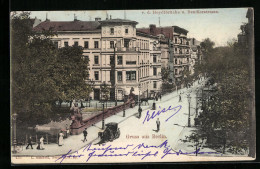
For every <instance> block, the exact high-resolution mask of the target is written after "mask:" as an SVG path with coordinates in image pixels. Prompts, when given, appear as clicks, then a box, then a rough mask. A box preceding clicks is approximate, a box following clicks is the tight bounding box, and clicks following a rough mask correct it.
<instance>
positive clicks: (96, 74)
mask: <svg viewBox="0 0 260 169" xmlns="http://www.w3.org/2000/svg"><path fill="white" fill-rule="evenodd" d="M94 73H95V80H98V78H99V72H98V71H95V72H94Z"/></svg>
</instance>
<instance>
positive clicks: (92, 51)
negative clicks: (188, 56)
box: [34, 18, 162, 100]
mask: <svg viewBox="0 0 260 169" xmlns="http://www.w3.org/2000/svg"><path fill="white" fill-rule="evenodd" d="M137 24H138V23H137V22H136V21H131V20H125V19H111V18H110V19H108V18H107V19H106V20H101V18H95V21H79V20H77V19H74V21H67V22H60V21H50V20H47V19H46V21H44V22H42V23H40V24H39V25H37V26H36V27H35V28H34V30H35V31H38V32H39V31H41V30H42V29H45V30H48V29H50V28H52V29H53V31H56V32H57V37H53V38H52V40H53V42H54V44H55V45H56V46H57V47H58V48H60V47H66V46H72V45H77V46H82V47H83V48H84V51H83V52H84V56H85V58H87V59H88V60H89V66H88V69H89V70H88V71H89V79H87V80H86V83H91V82H92V83H93V84H94V92H93V93H91V97H92V98H94V99H96V100H100V99H102V94H101V91H100V88H101V87H100V86H101V85H102V84H104V83H105V84H107V85H108V86H109V88H110V99H111V100H114V99H117V100H122V99H123V96H124V95H128V94H129V93H130V90H131V88H133V89H134V91H133V93H135V94H136V95H138V94H139V92H140V94H141V95H143V97H150V96H152V95H153V94H154V93H157V92H160V90H161V83H162V82H161V50H160V48H159V47H160V46H159V38H158V37H156V36H154V35H151V34H146V33H143V32H138V31H136V25H137Z"/></svg>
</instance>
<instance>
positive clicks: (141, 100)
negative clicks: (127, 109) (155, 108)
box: [140, 98, 149, 105]
mask: <svg viewBox="0 0 260 169" xmlns="http://www.w3.org/2000/svg"><path fill="white" fill-rule="evenodd" d="M140 102H141V104H142V103H143V102H145V105H146V103H148V98H141V99H140ZM148 105H149V103H148Z"/></svg>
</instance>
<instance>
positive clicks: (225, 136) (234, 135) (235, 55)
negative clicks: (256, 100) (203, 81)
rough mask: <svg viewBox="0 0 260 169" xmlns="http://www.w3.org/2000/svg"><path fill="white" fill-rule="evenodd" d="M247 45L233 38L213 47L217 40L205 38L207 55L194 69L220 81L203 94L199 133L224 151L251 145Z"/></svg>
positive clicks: (240, 151)
mask: <svg viewBox="0 0 260 169" xmlns="http://www.w3.org/2000/svg"><path fill="white" fill-rule="evenodd" d="M244 48H245V47H244V46H240V45H239V44H238V43H237V42H236V41H234V40H233V41H230V42H228V44H227V46H225V47H216V48H214V42H212V41H211V40H210V39H205V40H204V41H203V42H202V43H201V49H202V52H203V57H204V58H203V61H202V64H200V65H197V66H196V69H195V71H196V73H197V74H199V73H207V74H208V76H209V77H210V78H213V80H214V81H215V82H216V84H217V91H216V92H214V93H211V94H210V93H209V94H210V97H208V98H207V99H205V98H204V101H205V103H204V104H203V105H204V107H202V108H203V113H201V114H200V116H199V121H200V127H199V128H198V129H199V130H198V131H197V134H198V135H200V136H199V137H200V138H206V139H207V142H208V145H209V146H210V147H212V148H214V149H216V150H220V149H219V148H221V151H222V152H223V153H225V152H226V151H229V152H231V153H245V150H247V148H248V147H249V138H250V135H249V133H250V132H249V123H250V113H251V112H252V107H250V106H249V105H250V102H252V98H253V97H252V96H251V95H250V92H249V91H250V90H251V89H252V86H250V85H249V84H250V80H252V79H250V78H249V77H250V76H249V69H250V66H249V59H248V58H249V56H248V55H247V54H246V53H245V52H244V51H245V50H244ZM190 139H192V138H190Z"/></svg>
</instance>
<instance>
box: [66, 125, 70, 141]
mask: <svg viewBox="0 0 260 169" xmlns="http://www.w3.org/2000/svg"><path fill="white" fill-rule="evenodd" d="M69 134H70V129H69V128H68V124H66V138H67V137H69Z"/></svg>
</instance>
